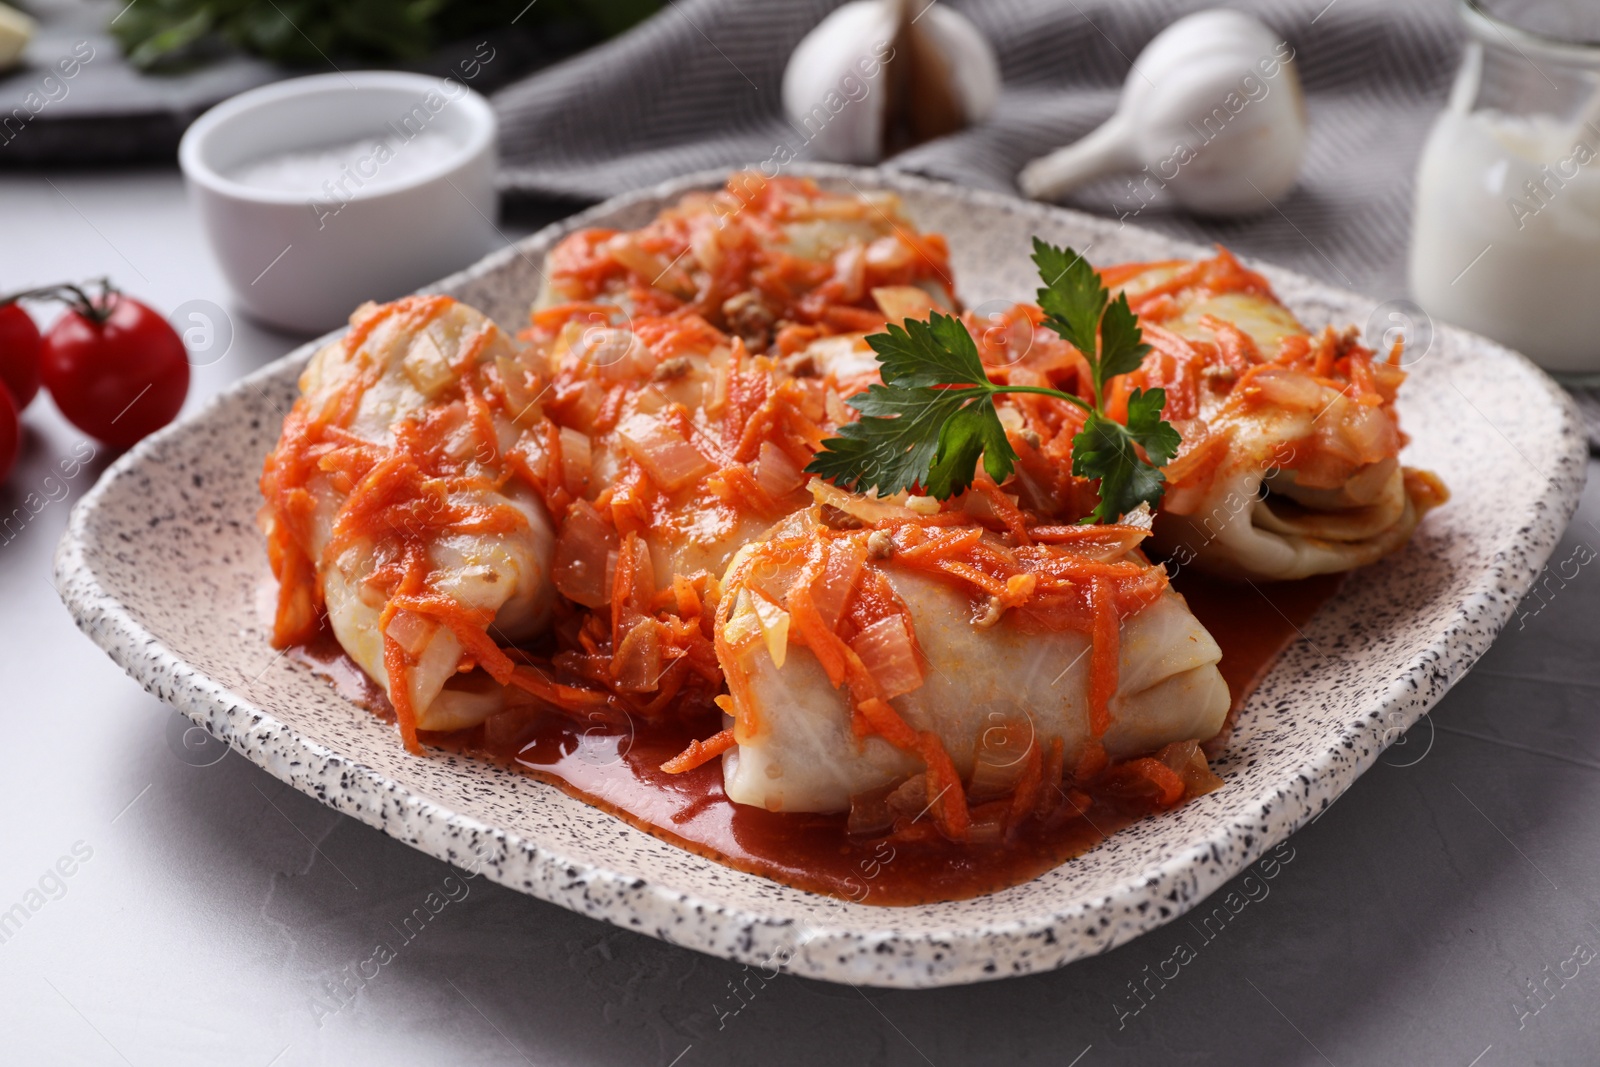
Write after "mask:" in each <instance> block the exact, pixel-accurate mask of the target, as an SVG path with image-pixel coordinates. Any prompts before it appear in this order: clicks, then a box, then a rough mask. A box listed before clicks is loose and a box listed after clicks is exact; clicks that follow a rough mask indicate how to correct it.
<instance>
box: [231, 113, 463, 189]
mask: <svg viewBox="0 0 1600 1067" xmlns="http://www.w3.org/2000/svg"><path fill="white" fill-rule="evenodd" d="M460 154H461V146H460V145H458V144H457V143H456V141H455V140H454V139H453V138H451V137H450V136H449V135H447V134H445V133H441V132H439V131H437V130H421V131H419V132H417V133H414V134H412V135H411V136H410V138H409V139H408V138H407V137H405V136H403V135H401V134H396V133H391V132H385V133H383V134H376V135H374V136H371V137H366V138H363V139H361V140H359V141H350V142H347V143H345V144H337V145H328V146H326V147H323V148H312V149H306V150H303V151H298V152H284V153H281V154H279V155H272V156H266V157H264V158H261V159H256V160H252V161H250V162H249V163H245V164H243V165H242V166H240V167H237V168H235V169H234V170H233V171H232V172H231V173H230V174H229V175H228V177H229V178H231V179H232V180H234V181H236V182H238V183H239V184H240V185H248V186H250V187H251V188H252V189H263V190H267V191H269V192H277V193H300V194H303V195H305V196H307V197H318V196H320V197H324V198H327V199H330V200H340V201H343V200H347V199H349V198H350V197H351V196H352V195H354V193H355V192H357V191H362V192H370V191H374V190H381V189H386V188H391V187H393V186H396V185H400V184H403V183H405V182H408V181H410V180H412V179H413V178H416V177H418V176H419V175H422V174H425V173H430V172H432V171H434V170H437V169H438V168H439V166H440V165H441V164H443V163H445V162H448V161H449V160H451V159H454V158H456V157H457V156H459V155H460Z"/></svg>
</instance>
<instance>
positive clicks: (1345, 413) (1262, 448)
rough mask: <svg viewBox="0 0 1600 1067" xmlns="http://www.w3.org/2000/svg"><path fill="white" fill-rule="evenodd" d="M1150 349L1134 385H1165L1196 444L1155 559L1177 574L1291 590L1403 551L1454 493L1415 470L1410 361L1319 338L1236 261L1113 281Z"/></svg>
mask: <svg viewBox="0 0 1600 1067" xmlns="http://www.w3.org/2000/svg"><path fill="white" fill-rule="evenodd" d="M1106 276H1107V281H1108V284H1112V285H1116V286H1120V287H1121V288H1122V291H1123V292H1125V293H1126V294H1127V295H1128V298H1129V301H1130V304H1131V305H1132V306H1133V307H1134V309H1135V310H1136V311H1137V312H1138V313H1139V316H1140V319H1141V322H1142V323H1143V324H1144V325H1145V339H1146V340H1147V341H1149V342H1150V343H1151V344H1152V346H1153V348H1154V351H1153V352H1152V353H1151V354H1150V355H1149V356H1147V357H1146V359H1145V362H1144V365H1143V366H1142V367H1141V369H1140V370H1139V371H1138V372H1136V373H1135V374H1132V375H1129V376H1128V377H1127V383H1128V384H1127V386H1126V387H1125V388H1131V387H1134V386H1144V387H1146V388H1148V387H1151V386H1161V387H1163V388H1165V389H1166V390H1167V392H1168V405H1167V411H1166V414H1167V417H1168V418H1169V419H1171V420H1173V421H1174V424H1175V425H1177V426H1178V427H1179V430H1180V432H1181V433H1182V434H1183V436H1184V445H1183V448H1182V450H1181V451H1180V452H1179V454H1178V455H1177V456H1176V457H1175V458H1174V460H1173V462H1172V463H1171V464H1169V465H1168V467H1167V468H1166V470H1165V473H1166V476H1167V478H1168V481H1169V488H1168V491H1167V495H1166V498H1165V500H1164V501H1163V502H1162V507H1161V515H1160V516H1159V518H1158V519H1157V522H1156V527H1155V530H1156V536H1155V539H1154V544H1155V547H1156V548H1157V550H1158V551H1160V552H1161V553H1162V554H1163V555H1164V556H1166V557H1167V558H1169V559H1170V560H1172V561H1173V562H1174V563H1175V564H1176V565H1178V566H1180V567H1181V566H1185V565H1188V564H1190V563H1191V562H1192V563H1193V565H1194V566H1196V567H1197V568H1199V569H1202V570H1205V571H1209V572H1211V573H1215V574H1220V575H1223V576H1227V577H1235V578H1250V579H1268V580H1284V579H1293V578H1304V577H1308V576H1310V575H1313V574H1327V573H1332V572H1337V571H1346V570H1351V569H1353V568H1355V567H1360V566H1364V565H1366V564H1369V563H1373V562H1375V561H1377V560H1378V559H1381V558H1382V557H1383V556H1386V555H1388V554H1389V553H1390V552H1393V551H1395V550H1397V549H1399V548H1401V547H1402V546H1404V545H1405V544H1406V542H1407V541H1409V540H1410V538H1411V535H1412V533H1413V531H1415V529H1416V526H1417V523H1418V521H1419V520H1420V519H1421V518H1422V516H1423V514H1424V513H1426V512H1427V510H1428V509H1429V508H1431V507H1435V506H1437V505H1438V504H1440V503H1442V502H1443V501H1444V500H1445V498H1446V496H1447V494H1446V492H1445V490H1444V487H1443V485H1442V484H1441V483H1440V482H1439V480H1438V479H1437V478H1436V477H1434V476H1433V475H1432V474H1429V473H1428V472H1425V471H1415V470H1410V469H1408V468H1405V467H1403V466H1402V465H1401V464H1400V462H1399V453H1400V449H1401V448H1402V447H1403V446H1404V445H1405V442H1406V437H1405V434H1404V433H1402V432H1401V430H1400V425H1399V418H1398V415H1397V414H1396V411H1395V396H1396V393H1397V392H1398V390H1399V388H1400V384H1401V383H1402V382H1403V381H1404V380H1405V374H1404V372H1403V371H1401V369H1400V367H1399V354H1400V353H1399V349H1398V346H1397V348H1396V350H1395V351H1393V352H1391V353H1389V354H1388V358H1382V359H1380V358H1378V357H1377V355H1376V354H1375V353H1373V352H1372V351H1370V350H1369V349H1367V348H1365V347H1364V346H1363V345H1362V344H1361V343H1360V340H1359V337H1358V334H1357V331H1356V330H1355V328H1354V327H1351V328H1349V329H1346V330H1342V331H1340V330H1335V329H1334V328H1332V327H1328V328H1325V329H1324V330H1322V331H1321V332H1320V333H1319V334H1316V335H1312V334H1311V333H1309V332H1308V331H1307V330H1305V329H1304V328H1303V327H1302V326H1301V325H1300V323H1299V322H1298V321H1296V319H1295V317H1294V316H1293V315H1292V314H1290V312H1289V311H1288V309H1287V308H1285V307H1283V305H1282V304H1280V303H1279V302H1278V300H1277V298H1276V297H1275V296H1274V295H1273V293H1272V290H1271V288H1270V287H1269V286H1268V284H1267V282H1266V281H1265V279H1263V278H1261V277H1260V275H1257V274H1255V273H1254V272H1252V271H1249V270H1246V269H1245V268H1244V267H1243V266H1241V265H1240V264H1239V263H1238V261H1237V260H1235V259H1233V257H1232V256H1230V255H1228V254H1227V253H1225V252H1224V253H1221V254H1220V255H1218V256H1217V257H1215V258H1213V259H1210V260H1203V261H1200V262H1197V263H1160V264H1148V265H1129V266H1125V267H1118V268H1111V269H1110V270H1109V271H1107V272H1106Z"/></svg>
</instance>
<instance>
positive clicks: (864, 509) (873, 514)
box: [806, 478, 918, 526]
mask: <svg viewBox="0 0 1600 1067" xmlns="http://www.w3.org/2000/svg"><path fill="white" fill-rule="evenodd" d="M806 488H807V489H810V490H811V496H812V498H813V499H815V500H816V502H817V503H818V504H831V505H833V506H834V507H836V508H838V509H839V510H840V511H842V512H844V513H845V514H846V515H854V516H855V517H856V518H858V519H860V520H861V521H862V522H864V523H866V524H867V525H869V526H871V525H874V524H876V523H880V522H883V521H885V520H888V519H900V520H911V519H916V518H918V515H917V513H916V512H915V511H912V510H911V509H910V508H907V507H903V506H902V501H904V500H905V499H906V497H905V494H903V493H899V494H896V495H895V496H892V497H888V498H886V499H879V498H878V497H875V496H868V495H866V494H865V493H847V492H845V491H844V490H843V489H840V488H839V487H838V486H837V485H834V484H833V483H832V482H825V481H823V480H822V479H821V478H813V479H811V481H810V482H809V483H807V485H806Z"/></svg>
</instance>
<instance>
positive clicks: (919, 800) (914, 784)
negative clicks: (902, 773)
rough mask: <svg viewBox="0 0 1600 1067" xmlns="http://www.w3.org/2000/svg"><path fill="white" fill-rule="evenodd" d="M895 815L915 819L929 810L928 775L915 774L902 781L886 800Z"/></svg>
mask: <svg viewBox="0 0 1600 1067" xmlns="http://www.w3.org/2000/svg"><path fill="white" fill-rule="evenodd" d="M884 803H885V804H886V805H887V806H888V808H889V810H890V811H891V812H893V813H894V814H895V815H902V816H904V817H906V818H908V819H915V818H916V817H917V816H919V815H922V814H924V813H926V812H927V810H928V776H927V775H926V774H913V775H912V776H911V777H910V778H907V779H906V780H905V781H903V782H901V783H900V784H899V785H898V786H896V787H895V788H894V789H893V790H892V791H891V792H890V793H889V796H888V798H887V799H886V800H885V801H884Z"/></svg>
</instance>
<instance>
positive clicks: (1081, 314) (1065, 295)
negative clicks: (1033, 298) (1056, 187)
mask: <svg viewBox="0 0 1600 1067" xmlns="http://www.w3.org/2000/svg"><path fill="white" fill-rule="evenodd" d="M1033 263H1034V266H1036V267H1038V268H1039V277H1040V279H1041V280H1043V282H1044V288H1042V289H1040V290H1039V297H1038V299H1039V306H1040V307H1041V308H1043V309H1044V316H1045V317H1044V324H1045V325H1046V326H1048V327H1050V328H1051V329H1052V330H1054V331H1055V332H1056V333H1058V334H1060V335H1061V339H1062V340H1064V341H1066V342H1067V343H1068V344H1069V345H1071V346H1072V347H1074V348H1076V349H1077V350H1078V351H1080V352H1082V353H1083V354H1084V355H1086V356H1088V357H1089V359H1090V361H1091V362H1092V361H1093V360H1094V358H1095V348H1096V345H1095V333H1096V331H1097V330H1098V329H1099V327H1100V314H1101V312H1103V311H1104V310H1105V307H1106V291H1105V288H1104V286H1102V285H1101V284H1100V275H1099V274H1097V273H1095V269H1094V268H1093V267H1091V266H1089V261H1088V260H1086V259H1084V258H1083V257H1082V256H1080V255H1078V253H1076V252H1074V251H1072V250H1071V249H1069V248H1057V247H1055V246H1054V245H1049V244H1046V243H1045V242H1043V241H1041V240H1039V239H1038V238H1037V237H1035V238H1034V239H1033ZM1099 384H1100V383H1099V381H1098V380H1096V382H1095V385H1096V387H1097V389H1098V386H1099ZM1096 395H1099V394H1098V392H1097V393H1096Z"/></svg>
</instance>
